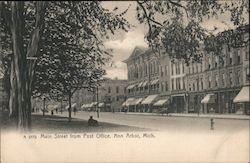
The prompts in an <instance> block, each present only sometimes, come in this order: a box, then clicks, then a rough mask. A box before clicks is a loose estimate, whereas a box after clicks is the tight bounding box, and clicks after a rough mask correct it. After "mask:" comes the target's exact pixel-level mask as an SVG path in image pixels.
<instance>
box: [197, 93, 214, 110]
mask: <svg viewBox="0 0 250 163" xmlns="http://www.w3.org/2000/svg"><path fill="white" fill-rule="evenodd" d="M215 98H216V97H215V94H207V95H206V96H205V97H204V98H203V99H202V100H201V103H202V104H203V110H202V112H203V113H215V112H216V110H217V106H216V102H215Z"/></svg>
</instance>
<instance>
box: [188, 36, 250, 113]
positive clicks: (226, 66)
mask: <svg viewBox="0 0 250 163" xmlns="http://www.w3.org/2000/svg"><path fill="white" fill-rule="evenodd" d="M244 37H248V39H249V34H248V33H246V34H245V35H244ZM187 81H188V84H187V92H188V112H196V113H197V112H203V113H209V112H211V113H237V112H238V111H239V110H240V108H242V106H243V105H241V104H236V103H234V102H233V100H234V98H235V97H236V95H237V94H238V93H239V92H240V90H241V89H242V88H243V87H244V86H247V85H249V45H247V46H244V47H238V48H233V47H229V46H227V45H222V54H221V55H220V56H217V55H215V54H213V53H205V52H204V55H203V58H202V62H201V63H191V64H190V65H189V66H188V72H187ZM209 95H212V97H211V102H209V101H207V102H205V103H204V102H201V101H202V100H203V99H204V98H205V97H209ZM246 107H247V106H243V108H244V109H243V110H245V111H243V112H246Z"/></svg>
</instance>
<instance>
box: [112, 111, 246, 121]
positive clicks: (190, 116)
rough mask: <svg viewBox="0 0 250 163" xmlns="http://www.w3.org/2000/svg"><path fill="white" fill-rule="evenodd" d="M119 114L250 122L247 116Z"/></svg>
mask: <svg viewBox="0 0 250 163" xmlns="http://www.w3.org/2000/svg"><path fill="white" fill-rule="evenodd" d="M116 113H118V114H123V115H126V114H127V115H140V116H165V117H186V118H214V119H233V120H250V116H246V117H226V116H213V115H210V116H203V115H200V116H198V115H197V116H193V115H176V114H175V115H172V114H169V115H168V116H167V115H166V114H164V115H161V114H154V113H146V114H145V113H143V114H137V113H135V114H134V113H122V112H116Z"/></svg>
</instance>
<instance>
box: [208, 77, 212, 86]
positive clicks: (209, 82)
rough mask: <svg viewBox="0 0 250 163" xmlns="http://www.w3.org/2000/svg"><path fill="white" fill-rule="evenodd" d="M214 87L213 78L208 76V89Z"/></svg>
mask: <svg viewBox="0 0 250 163" xmlns="http://www.w3.org/2000/svg"><path fill="white" fill-rule="evenodd" d="M211 87H212V78H211V76H208V88H211Z"/></svg>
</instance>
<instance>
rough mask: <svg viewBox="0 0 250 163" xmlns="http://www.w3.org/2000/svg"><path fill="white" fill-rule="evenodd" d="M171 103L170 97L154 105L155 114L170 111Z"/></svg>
mask: <svg viewBox="0 0 250 163" xmlns="http://www.w3.org/2000/svg"><path fill="white" fill-rule="evenodd" d="M169 101H170V99H169V97H166V98H164V99H160V100H158V101H157V102H156V103H154V105H153V106H154V109H153V112H157V113H159V112H161V111H163V110H164V109H165V110H168V105H169Z"/></svg>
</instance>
